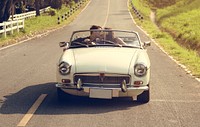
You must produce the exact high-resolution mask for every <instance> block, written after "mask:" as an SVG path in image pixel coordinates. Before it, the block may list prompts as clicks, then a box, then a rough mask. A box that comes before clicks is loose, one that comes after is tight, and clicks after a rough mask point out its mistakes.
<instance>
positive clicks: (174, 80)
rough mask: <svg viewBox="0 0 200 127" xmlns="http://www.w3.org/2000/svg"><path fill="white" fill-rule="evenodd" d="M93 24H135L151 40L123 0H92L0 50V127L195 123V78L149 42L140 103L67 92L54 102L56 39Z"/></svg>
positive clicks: (198, 104)
mask: <svg viewBox="0 0 200 127" xmlns="http://www.w3.org/2000/svg"><path fill="white" fill-rule="evenodd" d="M93 24H97V25H101V26H107V27H112V28H114V29H126V30H135V31H137V32H138V33H139V34H140V36H141V39H142V41H148V40H150V39H149V37H148V36H147V35H145V34H144V32H142V31H141V30H140V29H139V28H138V27H137V26H136V25H135V24H134V22H133V20H132V18H131V16H130V14H129V11H128V9H127V0H91V2H90V3H89V5H88V6H87V8H86V9H85V10H84V11H83V12H82V13H81V14H80V15H79V16H78V17H77V18H76V19H75V20H74V21H73V22H72V23H71V24H69V25H68V26H66V27H64V28H62V29H59V30H56V31H54V32H51V33H49V34H48V35H46V36H43V37H38V38H35V39H32V40H29V41H27V42H25V43H21V44H18V45H16V46H12V47H9V48H6V49H3V50H0V127H16V126H22V125H23V126H26V127H55V126H57V127H88V126H91V127H156V126H157V127H198V126H200V120H199V119H200V83H199V82H198V81H197V80H195V79H194V78H192V77H191V76H190V75H188V74H186V72H185V71H184V70H183V69H182V68H180V67H179V66H178V65H177V64H176V63H175V62H174V61H173V60H171V59H170V58H169V57H168V56H167V55H166V54H165V53H163V52H162V51H161V50H160V49H159V48H158V47H157V46H156V45H155V44H154V43H153V44H152V46H151V47H149V48H148V53H149V57H150V60H151V86H150V88H151V100H150V102H149V103H147V104H140V103H137V102H132V101H131V99H129V98H126V99H122V98H117V99H112V100H99V99H90V98H85V97H74V96H71V97H69V98H68V99H66V102H65V103H63V104H59V103H58V102H57V100H56V88H55V82H56V78H55V77H56V75H55V72H56V63H57V61H58V59H59V57H60V55H61V53H62V50H61V49H60V48H59V46H58V43H59V42H60V41H68V40H69V37H70V35H71V32H72V31H74V30H80V29H88V28H89V27H90V26H91V25H93ZM40 103H41V104H40ZM34 110H35V112H34ZM27 112H28V113H27ZM29 118H30V119H29Z"/></svg>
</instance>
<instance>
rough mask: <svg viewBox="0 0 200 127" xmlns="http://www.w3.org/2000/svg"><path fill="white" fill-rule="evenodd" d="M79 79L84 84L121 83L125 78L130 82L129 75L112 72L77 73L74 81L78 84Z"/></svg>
mask: <svg viewBox="0 0 200 127" xmlns="http://www.w3.org/2000/svg"><path fill="white" fill-rule="evenodd" d="M78 79H81V81H82V83H83V84H121V83H122V81H123V80H125V81H126V83H127V84H129V82H130V76H129V75H112V74H105V75H103V76H102V75H101V74H75V75H74V83H75V84H77V81H78Z"/></svg>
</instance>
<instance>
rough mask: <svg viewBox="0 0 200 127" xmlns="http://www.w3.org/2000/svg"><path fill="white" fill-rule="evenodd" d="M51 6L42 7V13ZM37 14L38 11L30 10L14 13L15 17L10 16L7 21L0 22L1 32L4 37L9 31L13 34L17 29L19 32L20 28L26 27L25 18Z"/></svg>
mask: <svg viewBox="0 0 200 127" xmlns="http://www.w3.org/2000/svg"><path fill="white" fill-rule="evenodd" d="M49 8H50V7H46V8H43V9H40V13H44V12H46V11H48V10H49ZM35 16H36V11H30V12H27V13H22V14H15V15H13V17H12V16H10V18H9V20H8V21H7V22H3V23H0V34H4V37H5V38H6V37H7V32H10V33H11V34H13V31H14V30H17V32H19V29H24V20H25V19H27V18H31V17H35Z"/></svg>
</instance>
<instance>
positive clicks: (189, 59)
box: [130, 0, 200, 78]
mask: <svg viewBox="0 0 200 127" xmlns="http://www.w3.org/2000/svg"><path fill="white" fill-rule="evenodd" d="M131 2H133V4H134V6H135V7H136V8H137V9H138V10H139V11H140V12H141V14H142V15H143V16H144V20H143V21H142V22H141V21H140V20H139V19H138V18H137V17H136V15H135V14H134V13H133V11H132V9H131V7H130V10H131V13H132V15H133V17H134V19H135V21H136V23H137V24H138V25H139V26H142V27H143V29H145V30H146V31H147V32H148V33H149V34H150V36H151V38H153V39H154V40H155V41H156V42H157V43H158V44H159V45H160V46H162V47H163V49H164V50H165V51H166V52H168V54H169V55H171V56H172V57H173V58H174V59H176V60H177V61H178V62H179V63H181V64H183V65H185V66H186V67H187V68H188V69H189V70H190V71H191V73H192V75H193V76H195V77H197V78H200V57H199V55H198V54H197V52H195V51H193V50H190V49H187V48H184V47H182V46H180V45H179V44H178V43H177V42H176V41H175V40H174V38H173V37H172V36H171V35H170V34H169V33H167V32H163V31H161V30H160V29H159V28H158V27H157V26H156V25H155V24H154V23H153V22H152V21H151V20H150V13H151V9H150V7H149V6H148V4H147V3H145V2H144V1H142V0H138V1H136V0H131Z"/></svg>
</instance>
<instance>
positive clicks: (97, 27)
mask: <svg viewBox="0 0 200 127" xmlns="http://www.w3.org/2000/svg"><path fill="white" fill-rule="evenodd" d="M96 29H102V27H101V26H97V25H92V26H91V27H90V30H96ZM92 32H93V31H90V34H92Z"/></svg>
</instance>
